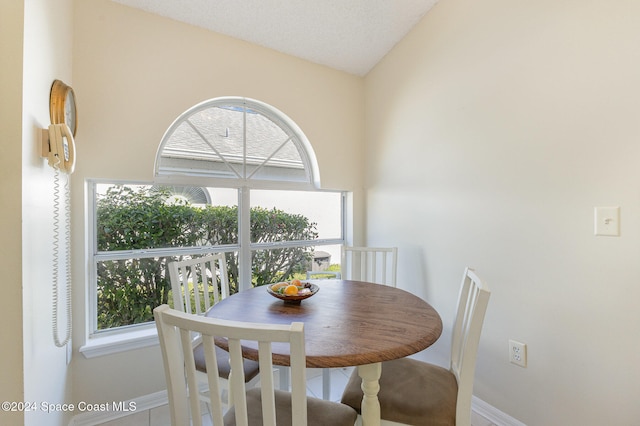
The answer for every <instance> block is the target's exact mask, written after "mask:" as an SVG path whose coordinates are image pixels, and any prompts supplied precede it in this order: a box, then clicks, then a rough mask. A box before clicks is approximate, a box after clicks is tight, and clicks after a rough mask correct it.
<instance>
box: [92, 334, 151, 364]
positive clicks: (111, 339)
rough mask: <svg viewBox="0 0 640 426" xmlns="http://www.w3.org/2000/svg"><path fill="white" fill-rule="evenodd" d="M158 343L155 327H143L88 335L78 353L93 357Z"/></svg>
mask: <svg viewBox="0 0 640 426" xmlns="http://www.w3.org/2000/svg"><path fill="white" fill-rule="evenodd" d="M157 344H158V333H157V331H156V328H155V327H144V328H141V329H139V330H132V331H127V332H123V333H118V334H109V335H105V336H94V337H89V338H88V339H87V342H86V344H85V345H83V346H81V347H80V353H81V354H82V355H84V357H85V358H95V357H99V356H104V355H111V354H116V353H119V352H126V351H131V350H134V349H141V348H146V347H149V346H154V345H157Z"/></svg>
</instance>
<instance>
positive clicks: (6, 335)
mask: <svg viewBox="0 0 640 426" xmlns="http://www.w3.org/2000/svg"><path fill="white" fill-rule="evenodd" d="M23 17H24V2H23V1H13V2H0V64H1V65H2V72H0V93H2V102H0V128H2V129H3V140H2V149H3V152H4V155H2V156H1V157H0V199H2V202H3V208H2V209H0V233H1V235H2V242H3V244H0V257H1V258H2V260H3V265H4V267H5V272H4V274H3V277H4V279H3V281H4V282H3V284H2V300H3V302H4V303H3V309H2V310H1V311H0V323H2V324H3V326H2V327H1V328H0V337H1V339H2V342H3V343H2V345H0V359H1V360H2V363H1V364H0V397H1V399H2V400H3V401H22V400H23V399H24V383H23V380H22V378H23V371H24V365H23V357H22V354H23V348H22V250H21V248H22V242H21V239H22V228H21V222H22V219H21V214H22V201H21V193H22V178H21V174H22V164H21V159H22V70H23V67H22V45H23V40H24V37H23V34H24V25H23V21H24V19H23ZM7 324H13V325H14V326H13V327H10V326H7ZM23 420H24V413H22V412H5V411H0V423H2V424H20V423H22V422H23Z"/></svg>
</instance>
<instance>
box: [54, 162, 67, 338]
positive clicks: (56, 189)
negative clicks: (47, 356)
mask: <svg viewBox="0 0 640 426" xmlns="http://www.w3.org/2000/svg"><path fill="white" fill-rule="evenodd" d="M54 169H55V175H54V190H53V308H52V311H53V342H54V343H55V345H56V346H57V347H63V346H65V345H66V344H67V343H69V341H70V340H71V324H72V322H71V196H70V195H71V190H70V187H69V176H66V177H67V179H66V181H65V184H64V190H65V191H64V196H65V200H64V204H65V206H64V216H65V217H64V222H65V223H64V246H65V253H64V260H65V262H64V263H65V276H66V285H67V289H66V299H67V300H66V308H67V330H66V336H65V338H64V340H62V341H61V340H60V337H59V333H58V306H59V300H58V296H59V295H58V293H59V278H60V277H59V272H58V267H59V265H60V170H59V169H58V168H57V167H54Z"/></svg>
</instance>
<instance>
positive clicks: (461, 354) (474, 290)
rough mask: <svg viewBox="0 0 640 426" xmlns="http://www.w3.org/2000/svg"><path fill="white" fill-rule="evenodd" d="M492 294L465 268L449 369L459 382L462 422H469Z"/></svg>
mask: <svg viewBox="0 0 640 426" xmlns="http://www.w3.org/2000/svg"><path fill="white" fill-rule="evenodd" d="M490 295H491V292H490V291H489V288H488V287H487V285H486V284H485V283H483V282H482V281H481V280H480V278H479V277H478V276H477V275H476V273H475V272H474V271H473V269H470V268H466V269H465V272H464V276H463V278H462V286H461V287H460V293H459V296H458V311H457V314H456V319H455V322H454V325H453V333H452V337H451V365H450V369H451V372H452V373H453V374H454V375H455V376H456V379H457V381H458V399H457V408H456V416H457V417H456V419H458V420H459V421H460V422H461V423H460V424H469V422H470V419H468V418H469V416H470V412H471V397H472V393H473V379H474V374H475V367H476V357H477V353H478V345H479V343H480V333H481V332H482V324H483V322H484V316H485V313H486V310H487V305H488V304H489V297H490ZM465 419H467V420H468V421H467V420H465Z"/></svg>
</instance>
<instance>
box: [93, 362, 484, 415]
mask: <svg viewBox="0 0 640 426" xmlns="http://www.w3.org/2000/svg"><path fill="white" fill-rule="evenodd" d="M352 371H353V367H350V368H334V369H332V370H331V400H332V401H338V400H339V399H340V396H341V395H342V390H343V389H344V387H345V386H346V385H347V380H348V379H349V376H350V375H351V372H352ZM307 393H308V395H310V396H313V397H316V398H322V370H321V369H316V368H310V369H308V370H307ZM203 425H204V426H211V425H212V424H211V419H210V418H209V416H208V415H207V416H204V417H203ZM471 425H472V426H496V425H495V424H494V423H492V422H490V421H488V420H487V419H485V418H483V417H482V416H480V415H478V414H477V413H472V415H471ZM99 426H171V420H170V417H169V407H168V406H167V405H163V406H161V407H158V408H153V409H151V410H146V411H141V412H138V413H134V414H130V415H128V416H125V417H122V418H119V419H116V420H112V421H109V422H106V423H101V424H100V425H99Z"/></svg>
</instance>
